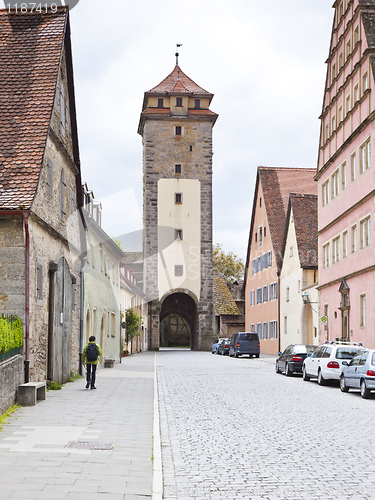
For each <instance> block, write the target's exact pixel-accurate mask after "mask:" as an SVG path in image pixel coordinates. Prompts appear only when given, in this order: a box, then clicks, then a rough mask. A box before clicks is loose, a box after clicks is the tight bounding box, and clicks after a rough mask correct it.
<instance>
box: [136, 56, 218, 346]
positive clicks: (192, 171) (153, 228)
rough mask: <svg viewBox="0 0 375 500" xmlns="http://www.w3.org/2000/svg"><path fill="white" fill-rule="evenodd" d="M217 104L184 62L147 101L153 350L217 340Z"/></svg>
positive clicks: (143, 128) (143, 123) (147, 278)
mask: <svg viewBox="0 0 375 500" xmlns="http://www.w3.org/2000/svg"><path fill="white" fill-rule="evenodd" d="M212 98H213V94H211V93H209V92H207V91H206V90H204V89H202V88H201V87H199V86H198V85H197V84H196V83H195V82H194V81H193V80H191V79H190V78H189V77H188V76H186V75H185V74H184V73H183V72H182V70H181V68H180V66H179V65H178V63H177V64H176V66H175V68H174V69H173V71H172V73H171V74H170V75H168V76H167V78H165V79H164V80H163V81H162V82H161V83H160V84H159V85H157V86H156V87H154V88H152V89H151V90H149V91H148V92H145V95H144V101H143V108H142V113H141V118H140V122H139V127H138V133H139V134H140V135H141V136H142V142H143V263H144V264H143V273H144V280H143V281H144V291H145V293H146V296H147V297H148V301H149V302H148V304H149V310H148V332H149V343H148V345H149V348H150V349H158V348H159V347H160V346H168V345H185V346H190V347H191V348H192V349H198V350H208V349H209V348H210V346H211V343H212V340H213V305H212V295H213V270H212V154H213V152H212V128H213V126H214V124H215V121H216V119H217V114H216V113H214V112H212V111H211V110H210V109H209V106H210V103H211V100H212Z"/></svg>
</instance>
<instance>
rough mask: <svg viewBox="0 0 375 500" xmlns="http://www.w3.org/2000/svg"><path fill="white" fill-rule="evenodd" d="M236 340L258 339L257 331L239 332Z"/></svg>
mask: <svg viewBox="0 0 375 500" xmlns="http://www.w3.org/2000/svg"><path fill="white" fill-rule="evenodd" d="M238 340H253V341H254V340H258V334H257V333H240V334H239V335H238Z"/></svg>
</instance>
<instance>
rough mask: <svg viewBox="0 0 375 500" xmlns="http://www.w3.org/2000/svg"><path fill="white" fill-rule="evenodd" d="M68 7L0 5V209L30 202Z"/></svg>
mask: <svg viewBox="0 0 375 500" xmlns="http://www.w3.org/2000/svg"><path fill="white" fill-rule="evenodd" d="M67 16H68V10H67V8H66V7H64V8H59V9H58V11H57V13H56V14H53V13H51V12H50V13H48V14H43V15H40V14H36V13H33V14H22V15H21V14H19V13H18V14H16V13H11V14H9V13H8V11H7V10H0V49H1V50H0V74H1V93H0V209H1V208H3V209H5V208H8V209H17V208H20V207H21V208H30V206H31V204H32V201H33V199H34V195H35V192H36V188H37V184H38V179H39V173H40V168H41V166H42V161H43V155H44V149H45V145H46V140H47V134H48V129H49V124H50V120H51V112H52V109H53V103H54V97H55V88H56V82H57V76H58V70H59V64H60V57H61V51H62V46H63V40H64V34H65V29H66V22H67Z"/></svg>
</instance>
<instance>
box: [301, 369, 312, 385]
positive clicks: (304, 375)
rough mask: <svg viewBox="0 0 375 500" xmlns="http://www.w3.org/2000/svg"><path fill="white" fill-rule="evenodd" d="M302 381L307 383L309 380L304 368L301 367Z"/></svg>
mask: <svg viewBox="0 0 375 500" xmlns="http://www.w3.org/2000/svg"><path fill="white" fill-rule="evenodd" d="M302 379H303V380H304V381H305V382H308V381H309V380H310V377H309V376H308V375H307V372H306V368H305V367H303V368H302Z"/></svg>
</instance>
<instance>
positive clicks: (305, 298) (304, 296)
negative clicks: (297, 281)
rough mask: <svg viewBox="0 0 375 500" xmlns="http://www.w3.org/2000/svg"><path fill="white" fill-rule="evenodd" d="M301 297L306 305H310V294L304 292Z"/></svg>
mask: <svg viewBox="0 0 375 500" xmlns="http://www.w3.org/2000/svg"><path fill="white" fill-rule="evenodd" d="M301 297H302V301H303V303H304V304H308V303H309V302H310V297H309V294H308V293H307V292H303V294H302V295H301Z"/></svg>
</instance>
